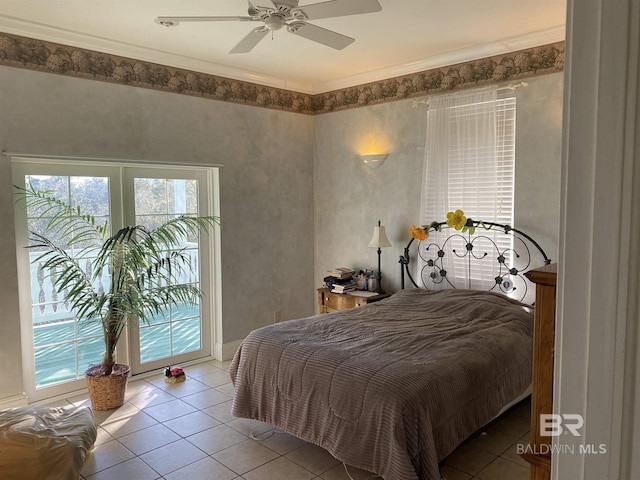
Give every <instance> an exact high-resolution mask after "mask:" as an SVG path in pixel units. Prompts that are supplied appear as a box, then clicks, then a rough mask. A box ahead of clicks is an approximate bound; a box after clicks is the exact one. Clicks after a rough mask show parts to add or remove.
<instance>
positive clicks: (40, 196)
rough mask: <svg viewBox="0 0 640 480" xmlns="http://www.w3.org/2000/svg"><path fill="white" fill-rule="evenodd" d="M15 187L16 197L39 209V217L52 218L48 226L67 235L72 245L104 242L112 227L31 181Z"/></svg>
mask: <svg viewBox="0 0 640 480" xmlns="http://www.w3.org/2000/svg"><path fill="white" fill-rule="evenodd" d="M15 189H16V190H17V192H16V196H17V198H16V201H17V202H21V201H23V202H25V203H26V206H27V208H30V209H34V210H35V211H37V212H38V217H39V218H49V220H48V221H47V224H46V227H45V230H46V231H47V232H50V233H51V234H53V235H52V236H54V235H55V236H58V237H60V238H64V239H65V240H66V242H67V244H68V245H70V246H73V245H78V244H80V243H92V242H102V241H103V240H104V238H105V237H106V235H107V233H108V231H109V226H108V223H107V222H105V223H103V224H99V223H98V222H97V221H96V218H95V217H94V216H93V215H90V214H87V213H84V212H82V211H81V209H80V207H76V208H74V207H73V206H71V205H70V204H68V203H67V202H64V201H63V200H60V199H58V198H56V197H54V196H53V195H52V192H50V191H46V190H45V191H39V190H36V189H35V187H34V186H33V184H31V183H29V184H28V185H27V186H26V188H22V187H18V186H15Z"/></svg>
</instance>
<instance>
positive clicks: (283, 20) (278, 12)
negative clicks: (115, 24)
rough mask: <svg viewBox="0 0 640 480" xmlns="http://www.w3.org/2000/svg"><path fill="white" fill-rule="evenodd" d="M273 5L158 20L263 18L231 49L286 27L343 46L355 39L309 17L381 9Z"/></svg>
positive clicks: (373, 5) (351, 4)
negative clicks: (237, 12)
mask: <svg viewBox="0 0 640 480" xmlns="http://www.w3.org/2000/svg"><path fill="white" fill-rule="evenodd" d="M271 3H272V4H273V6H269V7H262V6H254V5H252V4H251V2H249V9H248V13H249V16H226V17H215V16H178V17H158V18H156V20H155V22H156V23H157V24H159V25H162V26H164V27H175V26H177V25H179V24H180V23H181V22H229V21H238V22H263V23H264V25H263V26H261V27H257V28H254V29H253V30H251V31H250V32H249V34H248V35H247V36H245V37H244V38H243V39H242V40H240V42H239V43H238V44H237V45H236V46H235V47H233V48H232V49H231V51H230V52H229V53H248V52H250V51H251V50H252V49H253V48H254V47H255V46H256V45H257V44H258V43H259V42H260V40H262V39H263V38H264V37H265V36H266V35H267V33H269V32H273V31H276V30H281V29H282V28H284V27H286V30H287V32H289V33H293V34H294V35H298V36H300V37H303V38H306V39H308V40H311V41H314V42H317V43H320V44H322V45H326V46H327V47H331V48H334V49H336V50H342V49H343V48H345V47H346V46H348V45H350V44H351V43H353V42H354V41H355V39H353V38H351V37H347V36H346V35H342V34H340V33H337V32H334V31H332V30H327V29H326V28H322V27H318V26H316V25H314V24H311V23H307V22H306V20H319V19H322V18H333V17H343V16H347V15H358V14H362V13H374V12H379V11H381V10H382V7H381V6H380V3H378V0H330V1H327V2H321V3H312V4H311V5H305V6H302V7H299V6H298V0H271Z"/></svg>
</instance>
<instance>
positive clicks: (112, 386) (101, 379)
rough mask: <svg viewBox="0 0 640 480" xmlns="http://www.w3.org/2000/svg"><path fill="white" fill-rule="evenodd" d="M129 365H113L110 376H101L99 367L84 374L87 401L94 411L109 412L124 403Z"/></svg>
mask: <svg viewBox="0 0 640 480" xmlns="http://www.w3.org/2000/svg"><path fill="white" fill-rule="evenodd" d="M129 371H130V368H129V365H123V364H119V363H117V364H115V365H114V367H113V372H112V373H111V375H102V374H101V373H102V371H101V368H100V366H98V367H92V368H90V369H89V370H87V372H86V379H87V386H88V387H89V399H90V400H91V406H92V407H93V409H94V410H111V409H113V408H118V407H121V406H122V404H123V403H124V392H125V390H126V388H127V379H128V378H129Z"/></svg>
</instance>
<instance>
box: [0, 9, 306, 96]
mask: <svg viewBox="0 0 640 480" xmlns="http://www.w3.org/2000/svg"><path fill="white" fill-rule="evenodd" d="M0 32H5V33H10V34H13V35H18V36H21V37H26V38H37V39H40V40H43V41H46V42H51V43H57V44H61V45H66V46H70V47H77V48H81V49H84V50H92V51H95V52H101V53H108V54H110V55H117V56H119V57H126V58H135V59H139V60H144V61H147V62H151V63H156V64H159V65H167V66H172V67H176V68H181V69H185V70H191V71H194V72H200V73H208V74H210V75H218V76H221V77H226V78H231V79H234V80H240V81H242V82H251V83H257V84H260V85H265V86H268V87H275V88H282V89H286V90H292V91H295V92H301V93H311V92H312V90H313V86H312V85H311V83H306V82H297V81H291V80H289V79H285V78H278V77H274V76H271V75H264V74H261V73H258V72H252V71H250V70H244V69H240V68H234V67H230V66H228V65H223V64H220V63H213V62H206V61H204V60H201V59H198V58H193V57H189V56H187V55H176V54H174V53H171V52H165V51H163V50H157V49H152V48H145V47H140V46H137V45H132V44H130V43H126V42H118V41H116V40H112V39H109V38H104V37H99V36H95V35H87V34H85V33H80V32H75V31H72V30H67V29H63V28H57V27H51V26H49V25H44V24H41V23H36V22H29V21H25V20H22V19H19V18H14V17H10V16H6V15H0Z"/></svg>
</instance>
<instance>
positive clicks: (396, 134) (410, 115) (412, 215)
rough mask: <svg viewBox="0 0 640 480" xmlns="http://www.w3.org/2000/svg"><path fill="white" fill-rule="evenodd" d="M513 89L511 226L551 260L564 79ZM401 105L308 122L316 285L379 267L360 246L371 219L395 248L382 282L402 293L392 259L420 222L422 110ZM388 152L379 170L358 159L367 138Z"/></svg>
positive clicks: (385, 260)
mask: <svg viewBox="0 0 640 480" xmlns="http://www.w3.org/2000/svg"><path fill="white" fill-rule="evenodd" d="M527 82H528V84H529V86H528V87H526V88H519V89H517V90H516V96H517V119H516V129H517V134H516V185H515V196H516V198H515V221H514V227H517V228H520V229H522V230H523V231H525V232H527V233H530V234H531V235H532V236H533V237H534V238H535V239H536V240H538V241H539V242H540V243H541V245H542V247H543V248H544V249H545V250H546V252H547V255H549V256H550V257H551V258H552V259H554V260H557V258H558V256H557V248H558V247H557V246H558V222H559V211H560V153H561V146H562V125H561V123H562V82H563V75H562V74H551V75H545V76H541V77H536V78H532V79H528V80H527ZM412 104H413V101H411V100H407V101H399V102H393V103H387V104H383V105H376V106H371V107H364V108H357V109H353V110H345V111H342V112H336V113H331V114H328V115H320V116H318V117H317V118H316V121H315V130H316V146H315V176H314V184H315V228H316V232H315V233H316V234H315V239H316V251H315V282H316V286H321V284H322V279H323V277H324V276H325V272H326V271H327V269H328V268H330V267H333V266H342V265H344V266H352V267H356V268H372V269H376V268H377V255H376V251H375V249H370V248H368V247H367V245H368V243H369V240H370V238H371V234H372V232H373V226H374V225H376V222H377V221H378V219H380V220H381V221H382V224H383V225H385V226H386V231H387V236H388V237H389V240H390V241H391V243H392V244H393V246H392V247H389V248H385V249H383V250H382V275H383V286H384V287H385V289H386V290H391V291H394V290H397V289H399V288H400V267H399V265H398V258H399V256H400V255H401V254H402V252H403V249H404V246H405V245H406V244H407V242H408V241H409V240H410V238H411V237H410V234H409V226H410V225H411V224H415V223H418V222H419V221H420V195H421V183H422V174H423V163H424V160H423V152H424V139H425V128H426V108H425V107H424V106H418V107H417V108H412ZM370 136H373V137H374V138H375V140H376V141H377V142H378V143H380V144H381V146H383V147H386V148H387V149H388V150H387V151H388V152H389V157H388V158H387V160H386V162H385V163H384V164H383V165H381V166H380V167H379V168H377V169H370V168H368V167H366V166H364V165H362V164H361V163H360V162H359V160H358V153H359V150H360V149H364V148H365V147H364V146H363V144H366V143H367V138H368V137H370Z"/></svg>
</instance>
